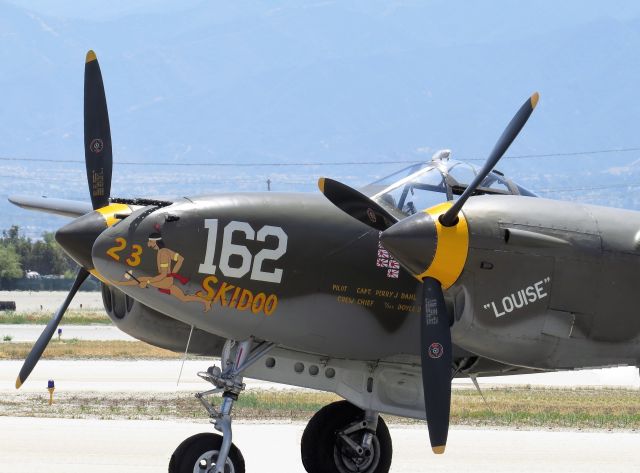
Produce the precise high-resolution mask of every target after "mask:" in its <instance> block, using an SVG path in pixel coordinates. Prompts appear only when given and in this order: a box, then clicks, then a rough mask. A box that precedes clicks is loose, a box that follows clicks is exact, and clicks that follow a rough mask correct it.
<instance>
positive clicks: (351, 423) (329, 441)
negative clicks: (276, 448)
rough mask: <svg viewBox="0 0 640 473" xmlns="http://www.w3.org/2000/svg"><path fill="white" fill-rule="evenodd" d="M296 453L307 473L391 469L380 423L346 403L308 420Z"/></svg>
mask: <svg viewBox="0 0 640 473" xmlns="http://www.w3.org/2000/svg"><path fill="white" fill-rule="evenodd" d="M300 449H301V453H302V464H303V465H304V468H305V470H307V472H308V473H356V472H357V473H387V472H388V471H389V468H390V467H391V456H392V446H391V436H390V435H389V429H388V428H387V425H386V424H385V422H384V420H383V419H382V417H380V416H379V415H378V413H377V412H372V411H363V410H362V409H359V408H357V407H356V406H354V405H353V404H351V403H349V402H347V401H338V402H334V403H332V404H329V405H328V406H325V407H323V408H322V409H320V410H319V411H318V412H317V413H316V414H315V415H314V416H313V417H312V418H311V420H310V421H309V423H308V424H307V428H306V429H305V430H304V433H303V434H302V442H301V444H300Z"/></svg>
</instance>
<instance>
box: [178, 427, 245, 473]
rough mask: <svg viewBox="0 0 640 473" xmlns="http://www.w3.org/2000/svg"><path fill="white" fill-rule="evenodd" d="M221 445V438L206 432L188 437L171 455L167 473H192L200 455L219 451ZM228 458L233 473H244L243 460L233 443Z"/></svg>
mask: <svg viewBox="0 0 640 473" xmlns="http://www.w3.org/2000/svg"><path fill="white" fill-rule="evenodd" d="M221 445H222V436H221V435H218V434H212V433H209V432H206V433H202V434H196V435H193V436H191V437H189V438H188V439H186V440H185V441H184V442H182V443H181V444H180V445H179V446H178V448H176V450H175V452H173V455H171V460H169V473H193V468H194V466H195V465H196V461H197V460H198V458H200V455H202V454H203V453H205V452H208V451H209V450H220V446H221ZM228 458H229V460H231V463H232V464H233V468H234V470H235V473H245V471H244V458H243V457H242V453H240V450H238V447H236V446H235V445H234V444H233V443H232V444H231V448H230V449H229V456H228Z"/></svg>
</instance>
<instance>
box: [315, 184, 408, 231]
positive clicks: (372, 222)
mask: <svg viewBox="0 0 640 473" xmlns="http://www.w3.org/2000/svg"><path fill="white" fill-rule="evenodd" d="M318 187H319V188H320V191H321V192H322V193H323V194H324V196H325V197H326V198H327V199H329V200H330V201H331V203H332V204H334V205H335V206H336V207H338V208H339V209H340V210H342V211H343V212H345V213H346V214H347V215H350V216H352V217H353V218H355V219H356V220H359V221H360V222H362V223H364V224H366V225H369V226H370V227H372V228H375V229H376V230H380V231H383V230H386V229H387V228H389V227H390V226H391V225H393V224H394V223H396V222H397V221H398V219H397V218H395V217H394V216H393V215H391V214H390V213H389V212H387V211H386V210H385V209H384V208H383V207H382V206H380V205H379V204H378V203H377V202H374V201H373V200H371V199H370V198H369V197H367V196H366V195H364V194H362V193H360V192H358V191H357V190H355V189H352V188H351V187H349V186H347V185H344V184H342V183H341V182H338V181H334V180H333V179H329V178H325V177H321V178H320V179H319V180H318Z"/></svg>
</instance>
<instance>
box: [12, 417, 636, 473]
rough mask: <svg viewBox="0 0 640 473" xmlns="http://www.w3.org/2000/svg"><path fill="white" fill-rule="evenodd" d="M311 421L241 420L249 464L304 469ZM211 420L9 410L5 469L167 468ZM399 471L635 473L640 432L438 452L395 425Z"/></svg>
mask: <svg viewBox="0 0 640 473" xmlns="http://www.w3.org/2000/svg"><path fill="white" fill-rule="evenodd" d="M304 427H305V425H304V424H302V423H293V424H292V423H275V424H273V423H272V424H258V423H241V422H236V423H235V424H234V443H235V444H236V445H237V446H238V447H239V448H240V450H241V451H242V453H243V455H244V458H245V462H246V467H247V468H246V470H247V472H248V473H252V472H256V473H257V472H261V473H272V472H278V473H300V472H303V471H304V469H303V467H302V463H301V461H300V450H299V444H300V438H301V435H302V431H303V430H304ZM211 429H212V428H211V426H209V425H208V424H205V423H200V424H196V423H187V422H167V421H120V420H116V421H107V420H101V421H95V420H77V419H35V418H16V417H4V418H0V473H15V472H17V471H46V472H47V473H80V472H82V473H85V472H87V471H91V472H92V473H107V472H108V473H114V472H117V473H128V472H131V473H134V472H135V473H138V472H149V473H151V472H153V473H157V472H160V471H166V468H167V464H168V461H169V457H170V455H171V453H172V452H173V450H174V449H175V448H176V447H177V446H178V444H179V443H180V442H181V441H182V440H184V439H185V438H187V437H188V436H190V435H193V434H195V433H199V432H206V431H211ZM390 430H391V437H392V440H393V444H394V456H393V464H392V468H391V471H392V472H394V473H418V472H434V473H435V472H438V473H454V472H455V473H464V472H469V473H471V472H473V473H489V472H490V473H507V472H508V473H512V472H514V471H517V472H519V473H533V472H535V473H539V472H541V471H543V472H563V473H573V472H576V473H577V472H580V473H602V472H607V473H622V472H625V473H629V472H634V471H638V456H637V448H638V442H639V441H640V435H639V434H637V433H622V432H614V433H607V432H563V431H560V432H557V431H553V432H550V431H514V430H507V429H500V430H489V429H462V428H453V429H452V430H451V432H450V434H449V442H448V447H447V452H446V453H445V454H444V455H439V456H436V455H433V454H432V453H431V449H430V448H429V447H428V437H427V432H426V429H425V428H424V427H422V426H415V427H413V426H411V427H406V426H402V427H400V426H391V428H390Z"/></svg>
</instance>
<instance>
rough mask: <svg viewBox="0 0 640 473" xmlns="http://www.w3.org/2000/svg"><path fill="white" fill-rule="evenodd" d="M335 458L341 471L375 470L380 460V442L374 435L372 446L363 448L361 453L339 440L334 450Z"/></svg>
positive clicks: (360, 472)
mask: <svg viewBox="0 0 640 473" xmlns="http://www.w3.org/2000/svg"><path fill="white" fill-rule="evenodd" d="M353 440H356V439H353ZM341 444H342V445H341ZM333 459H334V461H335V464H336V467H337V468H338V471H339V472H340V473H369V472H373V471H375V469H376V468H377V466H378V462H379V460H380V444H379V443H378V439H377V438H376V437H375V436H374V437H373V438H372V439H371V447H370V448H363V449H362V450H361V453H359V452H356V451H354V450H353V449H352V448H351V447H350V446H349V445H345V444H344V443H342V442H340V441H339V442H338V443H337V444H336V446H335V448H334V450H333Z"/></svg>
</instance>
